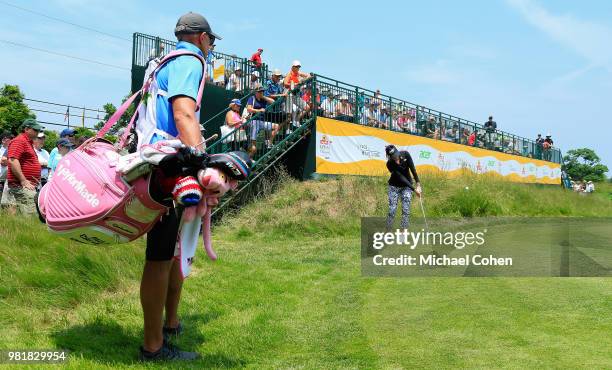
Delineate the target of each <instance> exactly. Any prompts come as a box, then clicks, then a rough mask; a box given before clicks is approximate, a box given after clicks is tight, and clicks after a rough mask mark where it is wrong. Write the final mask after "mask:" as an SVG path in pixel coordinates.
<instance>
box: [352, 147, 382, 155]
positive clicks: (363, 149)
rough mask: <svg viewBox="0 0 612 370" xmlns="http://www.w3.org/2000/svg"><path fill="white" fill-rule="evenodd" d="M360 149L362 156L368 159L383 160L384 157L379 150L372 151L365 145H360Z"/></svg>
mask: <svg viewBox="0 0 612 370" xmlns="http://www.w3.org/2000/svg"><path fill="white" fill-rule="evenodd" d="M358 148H359V150H360V151H361V155H363V156H364V157H367V158H381V157H382V154H381V152H380V151H379V150H374V149H370V148H369V147H368V146H367V145H365V144H360V145H359V146H358Z"/></svg>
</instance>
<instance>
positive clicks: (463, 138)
mask: <svg viewBox="0 0 612 370" xmlns="http://www.w3.org/2000/svg"><path fill="white" fill-rule="evenodd" d="M470 136H471V135H470V130H469V129H468V128H467V127H464V128H463V132H462V133H461V144H463V145H470V144H468V143H469V141H470Z"/></svg>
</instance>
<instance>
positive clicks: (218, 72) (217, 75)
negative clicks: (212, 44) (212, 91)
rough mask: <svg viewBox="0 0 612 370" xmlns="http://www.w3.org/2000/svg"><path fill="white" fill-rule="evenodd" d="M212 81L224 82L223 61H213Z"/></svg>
mask: <svg viewBox="0 0 612 370" xmlns="http://www.w3.org/2000/svg"><path fill="white" fill-rule="evenodd" d="M213 81H214V82H225V60H223V59H215V62H214V69H213Z"/></svg>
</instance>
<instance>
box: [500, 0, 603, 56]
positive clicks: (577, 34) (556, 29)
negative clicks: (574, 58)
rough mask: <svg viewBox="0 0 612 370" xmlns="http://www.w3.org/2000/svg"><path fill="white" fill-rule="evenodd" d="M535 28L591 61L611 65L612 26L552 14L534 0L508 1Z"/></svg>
mask: <svg viewBox="0 0 612 370" xmlns="http://www.w3.org/2000/svg"><path fill="white" fill-rule="evenodd" d="M506 2H507V3H508V4H509V5H510V6H511V7H513V8H515V9H516V10H518V12H519V13H520V14H521V16H522V17H523V18H524V19H525V20H526V21H527V22H529V23H530V24H531V25H533V26H534V27H536V28H538V29H540V30H541V31H542V32H544V33H545V34H547V35H548V36H550V37H551V38H552V39H554V40H555V41H557V42H558V43H559V44H561V45H563V46H565V47H567V48H569V49H570V50H572V51H574V52H575V53H577V54H579V55H581V56H582V57H584V58H585V59H587V61H588V62H589V63H590V64H594V65H599V66H601V65H608V64H609V63H610V62H611V61H612V49H610V47H609V44H610V40H612V29H611V28H610V27H608V26H606V25H602V24H599V23H596V22H593V21H588V20H583V19H578V18H576V17H575V16H573V15H571V14H563V15H558V14H552V13H551V12H549V11H548V10H547V9H545V8H544V7H542V6H541V5H539V4H538V3H536V2H535V1H533V0H506Z"/></svg>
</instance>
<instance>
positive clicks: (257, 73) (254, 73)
mask: <svg viewBox="0 0 612 370" xmlns="http://www.w3.org/2000/svg"><path fill="white" fill-rule="evenodd" d="M251 75H252V76H255V77H259V71H253V72H251Z"/></svg>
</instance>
